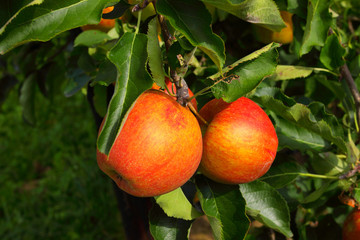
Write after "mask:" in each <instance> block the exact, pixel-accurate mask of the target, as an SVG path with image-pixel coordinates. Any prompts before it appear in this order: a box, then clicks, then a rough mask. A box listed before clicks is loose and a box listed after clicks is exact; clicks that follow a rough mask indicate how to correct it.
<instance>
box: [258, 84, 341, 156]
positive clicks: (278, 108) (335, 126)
mask: <svg viewBox="0 0 360 240" xmlns="http://www.w3.org/2000/svg"><path fill="white" fill-rule="evenodd" d="M252 99H253V100H254V101H256V102H258V103H259V104H260V105H262V106H264V107H266V108H267V109H269V110H271V111H273V112H274V113H275V114H277V115H279V116H281V117H282V118H283V119H285V120H287V121H290V122H292V123H295V124H296V125H297V126H300V127H303V128H305V129H307V130H308V131H312V132H314V133H316V134H318V135H320V136H321V137H323V138H324V139H326V140H327V141H329V142H332V143H334V144H336V145H337V146H338V147H339V148H340V149H341V150H343V151H344V152H346V144H345V141H344V131H343V129H342V127H341V125H340V124H339V123H338V121H337V118H336V117H335V116H334V115H332V114H330V113H327V112H326V111H325V107H324V105H323V104H321V103H319V102H313V103H311V104H309V105H308V106H306V105H303V104H300V103H296V102H295V101H294V100H293V99H291V98H289V97H288V96H286V95H284V94H283V93H282V92H281V91H280V90H279V89H277V88H270V87H269V88H261V89H257V91H256V92H255V94H254V95H253V96H252Z"/></svg>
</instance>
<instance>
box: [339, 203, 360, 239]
mask: <svg viewBox="0 0 360 240" xmlns="http://www.w3.org/2000/svg"><path fill="white" fill-rule="evenodd" d="M342 239H343V240H358V239H360V210H358V209H355V210H353V211H352V212H351V213H350V214H349V215H348V216H347V217H346V219H345V222H344V226H343V236H342Z"/></svg>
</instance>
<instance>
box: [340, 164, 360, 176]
mask: <svg viewBox="0 0 360 240" xmlns="http://www.w3.org/2000/svg"><path fill="white" fill-rule="evenodd" d="M359 171H360V164H359V163H357V164H356V165H355V167H354V169H351V170H350V171H348V172H347V173H344V174H342V175H340V176H339V179H346V178H351V177H353V176H355V174H356V173H358V172H359Z"/></svg>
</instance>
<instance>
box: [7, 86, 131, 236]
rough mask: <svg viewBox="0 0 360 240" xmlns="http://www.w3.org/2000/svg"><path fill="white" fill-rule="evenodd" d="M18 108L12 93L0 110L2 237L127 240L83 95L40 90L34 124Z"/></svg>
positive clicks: (14, 95) (91, 118)
mask: <svg viewBox="0 0 360 240" xmlns="http://www.w3.org/2000/svg"><path fill="white" fill-rule="evenodd" d="M21 111H22V109H21V107H20V105H19V102H18V95H17V91H16V90H13V91H12V92H11V94H10V95H9V97H8V99H7V100H6V101H5V103H4V104H3V105H2V106H1V108H0V239H2V240H7V239H21V240H26V239H29V240H30V239H57V240H59V239H67V240H71V239H124V231H123V228H122V224H121V216H120V213H119V210H118V208H117V203H116V199H115V195H114V193H113V189H112V185H111V180H110V179H109V178H108V177H107V176H105V175H104V174H103V173H102V172H101V171H100V170H99V168H98V166H97V163H96V151H95V141H96V129H95V124H94V120H93V117H92V115H91V112H90V109H89V106H88V104H87V102H86V98H85V96H84V95H82V94H81V93H78V94H76V95H75V96H73V97H71V98H65V97H63V96H57V97H55V99H54V102H53V103H52V104H51V103H50V102H49V101H48V100H46V99H44V98H43V97H42V96H40V95H39V94H37V99H36V116H37V123H36V125H35V126H33V127H32V126H29V125H27V124H26V123H24V121H23V120H22V112H21Z"/></svg>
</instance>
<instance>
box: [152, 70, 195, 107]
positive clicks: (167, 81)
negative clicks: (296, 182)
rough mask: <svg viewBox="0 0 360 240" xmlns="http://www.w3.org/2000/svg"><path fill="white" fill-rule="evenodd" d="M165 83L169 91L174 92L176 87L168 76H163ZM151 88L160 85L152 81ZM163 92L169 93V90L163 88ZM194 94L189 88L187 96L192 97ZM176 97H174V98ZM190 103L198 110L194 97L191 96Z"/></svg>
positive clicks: (156, 87) (157, 87)
mask: <svg viewBox="0 0 360 240" xmlns="http://www.w3.org/2000/svg"><path fill="white" fill-rule="evenodd" d="M165 84H166V86H167V88H168V89H169V91H170V92H171V93H172V94H176V87H175V84H174V83H172V82H170V79H169V78H168V77H166V78H165ZM152 89H160V87H159V86H158V85H157V84H156V83H154V84H153V86H152ZM164 92H165V93H167V94H169V92H168V91H167V90H166V89H165V90H164ZM192 96H194V93H193V92H192V91H191V90H190V89H189V97H192ZM174 99H176V98H174ZM190 102H191V103H192V105H193V106H194V108H195V110H198V109H197V102H196V99H195V98H193V99H191V101H190Z"/></svg>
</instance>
